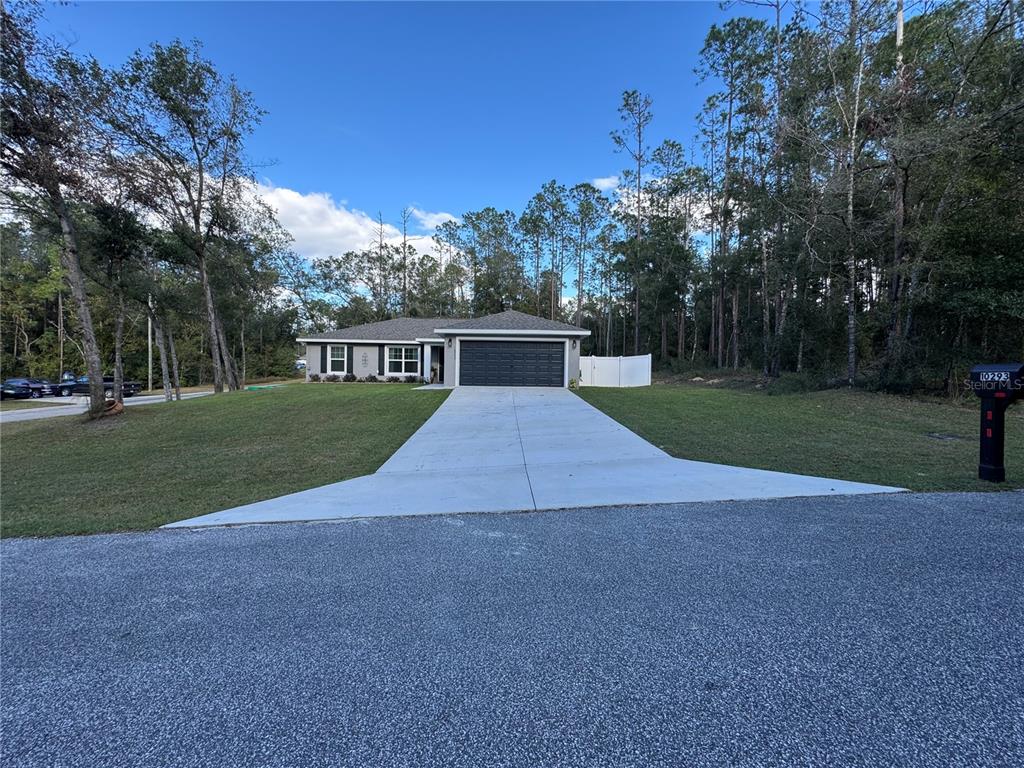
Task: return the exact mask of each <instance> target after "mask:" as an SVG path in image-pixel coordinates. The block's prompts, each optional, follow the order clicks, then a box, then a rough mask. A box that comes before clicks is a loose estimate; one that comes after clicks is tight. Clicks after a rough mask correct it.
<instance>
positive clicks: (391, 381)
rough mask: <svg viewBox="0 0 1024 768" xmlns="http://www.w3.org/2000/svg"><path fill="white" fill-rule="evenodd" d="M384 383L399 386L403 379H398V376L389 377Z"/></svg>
mask: <svg viewBox="0 0 1024 768" xmlns="http://www.w3.org/2000/svg"><path fill="white" fill-rule="evenodd" d="M384 381H387V382H389V383H391V384H397V383H398V382H400V381H401V379H400V378H398V377H397V376H388V377H387V378H386V379H384Z"/></svg>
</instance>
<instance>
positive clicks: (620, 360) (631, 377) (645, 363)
mask: <svg viewBox="0 0 1024 768" xmlns="http://www.w3.org/2000/svg"><path fill="white" fill-rule="evenodd" d="M650 383H651V356H650V355H636V356H635V357H581V358H580V384H581V385H582V386H584V387H646V386H647V385H648V384H650Z"/></svg>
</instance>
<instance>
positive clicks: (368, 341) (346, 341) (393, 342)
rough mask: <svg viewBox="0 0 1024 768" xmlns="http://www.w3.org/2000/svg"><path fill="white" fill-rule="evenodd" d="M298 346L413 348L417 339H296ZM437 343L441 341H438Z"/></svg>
mask: <svg viewBox="0 0 1024 768" xmlns="http://www.w3.org/2000/svg"><path fill="white" fill-rule="evenodd" d="M295 341H296V342H298V343H299V344H391V345H394V346H397V345H399V344H407V345H409V346H413V345H415V344H418V343H420V342H419V339H340V338H339V339H296V340H295ZM437 341H441V339H438V340H437Z"/></svg>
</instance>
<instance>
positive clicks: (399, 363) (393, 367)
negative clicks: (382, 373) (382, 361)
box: [388, 347, 420, 373]
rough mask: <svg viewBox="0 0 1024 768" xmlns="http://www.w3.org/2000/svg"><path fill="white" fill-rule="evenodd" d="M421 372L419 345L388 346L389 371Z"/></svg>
mask: <svg viewBox="0 0 1024 768" xmlns="http://www.w3.org/2000/svg"><path fill="white" fill-rule="evenodd" d="M419 372H420V348H419V347H388V373H419Z"/></svg>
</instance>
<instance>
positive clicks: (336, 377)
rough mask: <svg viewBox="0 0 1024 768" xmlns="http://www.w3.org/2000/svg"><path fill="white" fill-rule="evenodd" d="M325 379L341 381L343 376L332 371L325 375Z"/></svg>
mask: <svg viewBox="0 0 1024 768" xmlns="http://www.w3.org/2000/svg"><path fill="white" fill-rule="evenodd" d="M324 381H341V377H340V376H339V375H338V374H336V373H331V374H328V375H327V376H324Z"/></svg>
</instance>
